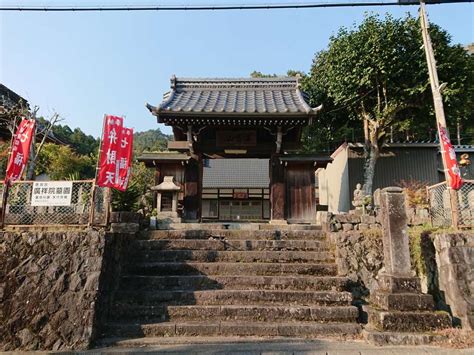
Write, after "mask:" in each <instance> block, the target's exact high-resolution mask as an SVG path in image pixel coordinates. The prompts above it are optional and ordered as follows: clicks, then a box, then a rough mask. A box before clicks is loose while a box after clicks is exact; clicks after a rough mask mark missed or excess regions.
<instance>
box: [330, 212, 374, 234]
mask: <svg viewBox="0 0 474 355" xmlns="http://www.w3.org/2000/svg"><path fill="white" fill-rule="evenodd" d="M326 218H327V221H328V222H329V231H331V232H339V231H344V232H348V231H352V230H358V231H363V230H368V229H381V228H382V226H381V224H380V223H379V221H378V220H377V218H376V217H375V216H369V215H367V214H362V215H361V214H357V213H355V211H350V212H349V213H341V214H332V213H328V215H327V217H326Z"/></svg>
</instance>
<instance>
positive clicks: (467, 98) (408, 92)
mask: <svg viewBox="0 0 474 355" xmlns="http://www.w3.org/2000/svg"><path fill="white" fill-rule="evenodd" d="M431 36H432V41H433V44H434V46H435V51H436V58H437V61H438V71H439V77H440V80H441V81H444V82H447V83H448V88H449V89H448V88H447V89H446V90H445V91H444V92H443V95H444V100H445V110H446V114H447V117H448V118H451V119H450V120H449V124H450V126H451V128H453V126H454V125H455V124H456V121H457V120H464V123H467V122H468V121H469V119H470V118H471V119H472V113H471V111H472V107H473V102H474V99H473V97H474V95H473V88H474V70H473V69H474V66H473V65H474V64H473V63H474V62H473V58H472V57H470V56H469V55H468V54H467V53H466V52H465V51H464V49H463V48H462V47H460V46H458V45H451V43H450V37H449V35H448V34H447V33H446V32H445V31H444V30H442V29H440V28H439V27H438V26H436V25H432V26H431ZM303 88H304V89H305V91H307V92H308V94H309V95H310V97H311V101H312V102H313V104H320V103H323V104H324V106H325V109H324V111H323V112H322V114H321V115H320V116H319V117H318V119H317V121H316V125H315V126H314V127H313V128H312V130H311V129H310V131H309V132H308V133H311V132H313V133H314V130H315V129H316V130H319V133H316V135H318V134H319V135H321V134H329V135H331V134H332V135H336V136H337V137H338V138H340V137H341V136H343V135H346V136H347V134H348V133H350V132H351V131H352V134H353V135H357V136H358V135H359V132H361V133H362V135H363V138H364V142H365V158H366V159H365V169H364V185H365V190H366V192H367V193H371V192H372V183H373V177H374V172H375V164H376V161H377V158H378V157H379V154H380V149H381V146H382V144H383V143H384V142H385V141H386V140H387V137H388V136H389V135H390V134H392V135H393V134H395V135H398V136H400V135H404V136H405V137H407V138H409V139H418V140H419V139H426V138H427V135H428V134H429V132H430V129H431V130H433V129H435V128H436V126H435V120H434V114H433V101H432V97H431V91H430V87H429V81H428V71H427V66H426V61H425V56H424V51H423V48H422V39H421V32H420V26H419V23H418V21H417V20H416V19H415V18H413V17H410V16H406V17H405V18H402V19H395V18H393V17H391V16H389V15H387V16H386V17H385V18H383V19H381V18H380V17H379V16H376V15H368V16H366V18H365V19H364V21H363V22H362V23H361V24H360V25H359V26H354V27H353V28H351V29H348V28H341V29H340V30H339V32H338V33H337V34H336V35H335V36H332V37H331V38H330V41H329V46H328V49H326V50H323V51H321V52H319V53H317V54H316V56H315V58H314V60H313V65H312V68H311V72H310V75H309V76H308V77H307V78H304V79H303ZM354 122H359V125H360V123H362V125H360V126H359V127H361V128H362V129H360V128H358V129H356V128H355V126H354ZM318 123H319V124H320V125H322V126H323V128H324V129H321V127H320V126H319V127H318ZM354 133H355V134H354ZM326 138H329V139H330V138H331V137H326Z"/></svg>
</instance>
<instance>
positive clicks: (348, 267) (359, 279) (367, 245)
mask: <svg viewBox="0 0 474 355" xmlns="http://www.w3.org/2000/svg"><path fill="white" fill-rule="evenodd" d="M330 239H331V242H332V243H333V245H334V246H335V249H336V250H335V257H336V264H337V268H338V273H339V275H341V276H348V277H350V278H351V280H352V281H353V289H352V292H353V294H354V296H355V297H356V298H357V299H362V298H365V297H366V296H368V295H369V293H370V292H372V291H374V290H375V289H376V288H377V287H378V276H377V275H378V272H379V270H380V269H381V268H382V267H383V245H382V233H381V230H380V229H378V228H376V229H369V230H353V231H348V232H337V233H331V234H330Z"/></svg>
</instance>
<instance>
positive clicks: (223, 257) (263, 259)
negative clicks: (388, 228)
mask: <svg viewBox="0 0 474 355" xmlns="http://www.w3.org/2000/svg"><path fill="white" fill-rule="evenodd" d="M130 257H131V263H132V264H133V263H135V262H136V261H137V260H141V261H162V262H172V261H173V262H180V261H181V262H183V261H194V262H240V263H251V262H260V263H289V262H290V263H314V262H328V263H329V262H334V256H333V253H330V252H319V251H288V250H285V251H260V250H256V251H254V250H251V251H232V250H226V251H217V250H150V251H146V252H144V251H138V252H136V253H132V254H131V255H130Z"/></svg>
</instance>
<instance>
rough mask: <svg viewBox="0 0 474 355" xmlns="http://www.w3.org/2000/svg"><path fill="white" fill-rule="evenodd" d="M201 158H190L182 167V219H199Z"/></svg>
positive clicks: (194, 220) (188, 220)
mask: <svg viewBox="0 0 474 355" xmlns="http://www.w3.org/2000/svg"><path fill="white" fill-rule="evenodd" d="M201 165H202V159H198V160H195V159H190V160H188V162H187V163H186V165H185V167H184V169H185V170H184V216H183V217H184V220H185V221H187V222H199V221H200V220H201V208H200V205H201V191H202V167H201Z"/></svg>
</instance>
